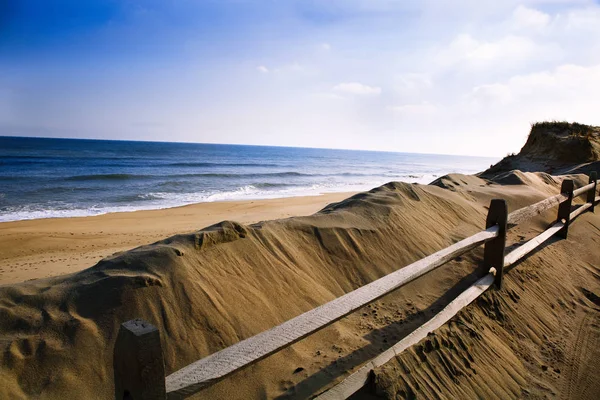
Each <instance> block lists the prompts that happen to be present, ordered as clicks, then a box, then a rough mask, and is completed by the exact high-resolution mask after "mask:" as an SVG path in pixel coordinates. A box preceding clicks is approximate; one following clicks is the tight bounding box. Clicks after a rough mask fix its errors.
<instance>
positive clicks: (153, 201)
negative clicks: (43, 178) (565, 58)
mask: <svg viewBox="0 0 600 400" xmlns="http://www.w3.org/2000/svg"><path fill="white" fill-rule="evenodd" d="M431 179H432V177H431V176H420V177H419V178H407V179H406V181H409V182H419V183H425V181H428V180H429V181H430V180H431ZM384 183H386V181H385V180H381V179H380V180H379V181H373V182H358V183H356V182H355V183H347V184H341V183H339V182H337V183H319V184H314V185H310V186H297V187H288V188H281V189H277V190H268V189H261V188H257V187H256V186H254V185H246V186H242V187H239V188H238V189H236V190H231V191H221V192H194V193H172V192H151V193H147V194H144V195H139V196H138V197H139V198H140V199H141V200H146V201H143V202H139V203H136V204H128V205H118V206H117V205H107V206H103V205H96V206H94V207H89V208H77V207H72V208H67V207H65V206H64V205H62V206H61V207H56V208H47V209H36V208H35V207H34V206H30V205H26V206H22V207H18V208H9V209H7V210H5V211H3V212H2V213H0V222H9V221H20V220H30V219H41V218H72V217H88V216H95V215H102V214H107V213H115V212H132V211H141V210H155V209H165V208H172V207H179V206H184V205H188V204H194V203H205V202H216V201H239V200H259V199H276V198H287V197H299V196H319V195H323V194H325V193H336V192H359V191H365V190H370V189H372V188H373V187H376V186H379V185H381V184H384Z"/></svg>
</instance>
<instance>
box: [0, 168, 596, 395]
mask: <svg viewBox="0 0 600 400" xmlns="http://www.w3.org/2000/svg"><path fill="white" fill-rule="evenodd" d="M488 171H489V170H488ZM494 175H496V176H497V180H496V179H491V178H489V174H488V172H486V174H484V175H482V176H467V175H458V174H452V175H447V176H444V177H442V178H440V179H438V180H436V181H435V182H433V183H432V184H430V185H417V184H407V183H396V182H393V183H389V184H386V185H383V186H381V187H378V188H375V189H373V190H371V191H369V192H364V193H359V194H357V195H355V196H352V197H350V198H348V199H346V200H344V201H341V202H338V203H334V204H330V205H328V206H327V207H325V208H324V209H323V210H321V211H320V212H318V213H316V214H314V215H311V216H307V217H293V218H287V219H280V220H273V221H265V222H260V223H256V224H250V225H244V224H240V223H236V222H234V221H224V222H221V223H219V224H216V225H213V226H210V227H208V228H204V229H201V230H199V231H197V232H194V233H189V234H181V235H176V236H173V237H170V238H168V239H165V240H161V241H158V242H156V243H153V244H150V245H146V246H141V247H138V248H135V249H133V250H130V251H126V252H123V253H119V254H115V255H113V256H111V257H108V258H105V259H103V260H102V261H100V262H99V263H97V264H96V265H94V266H92V267H91V268H88V269H85V270H83V271H81V272H78V273H74V274H70V275H64V276H59V277H54V278H47V279H40V280H33V281H28V282H23V283H19V284H12V285H3V286H0V398H2V399H21V398H42V399H56V398H86V399H104V398H112V397H113V375H112V374H113V372H112V351H113V345H114V341H115V339H116V334H117V332H118V329H119V325H120V324H121V323H122V322H124V321H127V320H130V319H133V318H143V319H145V320H147V321H149V322H151V323H152V324H154V325H155V326H157V327H158V329H159V330H160V334H161V340H162V348H163V352H164V357H165V362H166V365H165V367H166V372H167V373H171V372H173V371H176V370H178V369H179V368H182V367H183V366H186V365H188V364H189V363H191V362H193V361H195V360H197V359H200V358H202V357H204V356H207V355H209V354H211V353H214V352H215V351H218V350H220V349H223V348H225V347H227V346H229V345H231V344H234V343H236V342H238V341H240V340H242V339H245V338H248V337H250V336H252V335H254V334H257V333H259V332H262V331H264V330H267V329H269V328H271V327H273V326H275V325H277V324H279V323H282V322H284V321H286V320H288V319H290V318H293V317H295V316H297V315H299V314H301V313H303V312H305V311H307V310H310V309H312V308H314V307H316V306H318V305H321V304H323V303H326V302H328V301H330V300H332V299H334V298H336V297H339V296H341V295H343V294H344V293H347V292H350V291H352V290H354V289H356V288H358V287H360V286H362V285H364V284H366V283H369V282H371V281H373V280H375V279H377V278H380V277H382V276H384V275H386V274H388V273H390V272H393V271H395V270H398V269H399V268H402V267H403V266H405V265H407V264H409V263H411V262H413V261H416V260H418V259H420V258H422V257H424V256H427V255H429V254H432V253H434V252H435V251H437V250H440V249H442V248H444V247H446V246H448V245H451V244H452V243H455V242H456V241H458V240H460V239H462V238H464V237H467V236H469V235H471V234H473V233H475V232H478V231H480V230H481V229H482V228H483V227H484V225H485V216H486V213H487V206H488V205H489V202H490V200H491V199H493V198H503V199H506V201H507V203H508V207H509V211H512V210H515V209H518V208H521V207H524V206H526V205H529V204H532V203H534V202H536V201H539V200H541V199H544V198H546V197H548V196H551V195H554V194H556V193H558V192H559V189H560V183H561V181H562V179H564V178H565V177H567V176H568V177H569V178H571V179H574V181H575V186H576V187H580V186H583V185H585V184H586V183H587V177H586V176H585V175H583V174H572V175H563V176H552V175H549V174H547V173H543V172H521V171H504V172H502V173H500V172H497V173H495V174H494ZM555 218H556V211H555V209H552V210H550V211H548V212H545V213H543V214H541V215H540V216H538V217H536V218H534V219H533V220H531V221H529V222H528V223H526V224H523V225H519V226H517V227H516V228H514V229H512V230H510V231H509V234H508V242H507V245H510V246H516V245H518V244H520V243H523V242H524V241H526V240H527V239H529V238H531V237H533V236H535V235H536V234H538V233H539V232H541V231H543V230H544V229H545V228H547V226H548V225H549V224H550V223H552V222H554V220H555ZM481 259H482V249H481V248H478V249H475V250H473V251H471V252H469V253H467V254H465V255H464V256H461V257H458V258H456V259H455V260H454V261H452V262H451V263H449V264H447V265H445V266H443V267H441V268H439V269H438V270H436V271H434V272H432V273H430V274H428V275H426V276H424V277H422V278H419V279H417V280H416V281H414V282H412V283H410V284H409V285H407V286H405V287H403V288H401V289H399V290H398V291H396V292H394V293H393V294H391V295H388V296H386V297H384V298H382V299H381V300H379V301H377V302H376V303H373V304H372V305H370V306H367V307H365V308H364V309H361V310H359V311H358V312H356V313H354V314H352V315H351V316H349V317H347V318H344V319H342V320H340V321H338V322H336V323H335V324H333V325H332V326H330V327H327V328H325V329H324V330H322V331H320V332H318V333H316V334H314V335H312V336H310V337H308V338H306V339H304V340H302V341H300V342H298V343H296V344H294V345H293V346H291V347H289V348H287V349H284V350H282V351H280V352H279V353H277V354H275V355H273V356H270V357H268V358H266V359H265V360H263V361H260V362H259V363H257V364H255V365H253V366H251V367H249V368H247V369H245V370H243V371H241V372H239V373H237V374H234V375H232V376H231V377H229V378H227V379H225V380H224V381H222V382H219V383H217V384H216V385H214V386H212V387H210V388H208V389H206V390H204V391H201V392H199V393H198V394H196V395H195V396H194V397H193V398H198V399H202V398H210V399H212V398H220V399H260V398H310V397H312V396H314V395H316V394H318V393H320V392H321V391H323V390H324V389H326V388H327V387H329V386H331V385H332V384H333V383H335V382H336V381H337V380H339V379H340V378H342V377H344V376H346V375H347V374H348V373H349V372H350V371H352V370H353V368H355V367H358V366H360V365H361V363H363V362H365V361H367V360H368V359H370V358H372V357H374V356H376V355H377V354H378V353H380V352H381V351H382V350H384V349H386V348H388V347H389V346H390V345H391V344H393V343H395V342H396V341H398V340H399V339H401V338H402V337H404V336H405V335H407V334H408V333H410V332H411V331H412V330H414V329H415V328H416V327H418V326H419V325H420V324H422V323H423V322H424V321H425V320H427V319H428V318H429V317H430V316H432V315H433V314H434V313H435V312H437V311H439V310H440V309H441V308H443V307H444V305H445V304H447V303H448V302H449V301H450V300H451V299H452V298H453V297H454V296H456V295H457V294H458V293H460V292H461V291H462V290H464V289H465V288H467V287H468V286H469V285H470V284H472V283H473V282H474V281H476V280H477V278H478V277H480V276H481V275H482V273H483V271H482V269H481ZM504 279H505V283H504V285H505V286H504V288H503V289H502V290H501V291H497V292H496V291H488V292H487V293H485V294H484V295H483V296H482V297H481V298H480V299H479V300H477V301H476V302H475V303H473V304H471V305H470V306H469V307H467V308H466V309H464V310H463V311H461V312H460V313H459V314H458V315H457V316H456V317H455V318H453V319H452V320H451V321H450V323H448V324H446V325H444V326H443V327H442V328H440V329H439V330H437V331H435V332H434V333H432V334H430V335H429V336H428V338H427V339H425V340H423V341H422V342H420V343H419V344H418V345H416V346H413V347H412V348H410V349H409V350H407V351H406V352H404V353H402V354H401V355H399V356H397V357H396V358H395V359H393V360H392V361H390V362H389V363H387V364H386V365H384V366H382V367H379V368H377V369H376V370H375V371H373V374H372V379H371V384H370V386H369V387H367V388H365V389H364V390H362V391H361V392H360V393H358V394H357V395H356V396H357V398H372V397H373V396H376V397H382V398H499V399H500V398H501V399H514V398H547V397H550V398H571V399H594V398H598V395H599V394H600V382H598V381H597V371H598V368H599V367H600V213H599V212H598V211H597V210H596V213H595V214H594V213H584V214H582V215H581V216H580V217H578V218H577V220H576V221H575V222H574V223H573V225H572V227H571V229H570V231H569V237H568V239H558V238H552V239H551V240H549V241H548V242H547V243H546V244H544V246H543V247H542V248H541V249H539V250H536V251H535V252H534V253H533V254H532V255H531V256H529V257H528V258H527V259H525V260H524V261H523V262H520V263H519V264H517V265H516V266H514V267H513V268H511V269H510V270H509V271H507V272H506V275H505V277H504Z"/></svg>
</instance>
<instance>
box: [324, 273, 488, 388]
mask: <svg viewBox="0 0 600 400" xmlns="http://www.w3.org/2000/svg"><path fill="white" fill-rule="evenodd" d="M493 283H494V275H492V274H487V275H485V276H484V277H483V278H481V279H479V280H478V281H477V282H475V283H474V284H473V285H472V286H470V287H469V288H468V289H467V290H465V291H464V292H462V293H461V294H459V295H458V296H457V297H456V298H455V299H454V300H452V301H451V302H450V303H449V304H448V305H447V306H446V307H444V308H443V309H442V311H440V312H439V313H437V314H436V315H434V316H433V317H432V318H431V319H430V320H429V321H427V322H425V323H424V324H423V325H421V326H420V327H418V328H417V329H415V330H414V331H412V332H411V333H410V334H408V335H407V336H406V337H405V338H404V339H402V340H401V341H399V342H398V343H396V344H395V345H393V346H392V347H390V348H389V349H387V350H386V351H384V352H383V353H381V354H380V355H378V356H377V357H375V358H373V359H371V360H370V361H367V363H366V364H364V365H363V366H362V367H361V368H359V369H358V370H357V371H356V372H354V373H353V374H352V375H350V376H349V377H347V378H346V379H344V380H343V381H342V382H340V383H338V384H337V385H335V386H334V387H332V388H330V389H328V390H327V391H326V392H323V393H322V394H320V395H319V396H317V397H316V398H315V400H342V399H346V398H348V397H350V396H351V395H353V394H354V393H356V392H357V391H358V390H360V388H362V387H363V386H365V385H366V384H367V382H368V379H369V373H370V372H371V370H372V369H374V368H377V367H379V366H381V365H383V364H385V363H387V362H388V361H389V360H391V359H392V358H393V357H394V356H396V355H398V354H400V353H402V352H403V351H404V350H406V349H408V348H409V347H411V346H413V345H415V344H417V343H419V342H420V341H421V340H422V339H424V338H426V337H427V335H428V334H429V333H430V332H433V331H434V330H436V329H438V328H439V327H440V326H442V325H444V324H445V323H446V322H448V321H449V320H450V319H451V318H452V317H454V316H455V315H456V314H457V313H458V312H459V311H460V310H462V309H463V308H465V307H466V306H468V305H469V304H471V303H472V302H473V301H474V300H475V299H477V298H478V297H479V296H480V295H481V294H482V293H484V292H485V291H486V290H488V289H489V288H490V286H492V284H493Z"/></svg>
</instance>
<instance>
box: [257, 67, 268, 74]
mask: <svg viewBox="0 0 600 400" xmlns="http://www.w3.org/2000/svg"><path fill="white" fill-rule="evenodd" d="M256 70H257V71H258V72H262V73H263V74H267V73H268V72H269V69H268V68H267V67H265V66H264V65H260V66H258V67H256Z"/></svg>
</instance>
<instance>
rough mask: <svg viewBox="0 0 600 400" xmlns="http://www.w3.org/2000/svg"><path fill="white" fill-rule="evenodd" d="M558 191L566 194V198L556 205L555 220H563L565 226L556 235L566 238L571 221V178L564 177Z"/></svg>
mask: <svg viewBox="0 0 600 400" xmlns="http://www.w3.org/2000/svg"><path fill="white" fill-rule="evenodd" d="M560 192H561V193H562V194H564V195H566V196H567V197H568V198H567V200H565V201H564V202H562V203H560V204H559V205H558V217H557V218H556V221H557V222H560V221H562V220H564V221H565V226H564V227H563V228H562V229H561V230H560V231H558V232H557V233H556V235H557V236H558V237H561V238H563V239H566V238H567V234H568V233H569V224H570V223H571V204H572V203H573V180H571V179H565V180H563V182H562V185H561V187H560Z"/></svg>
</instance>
